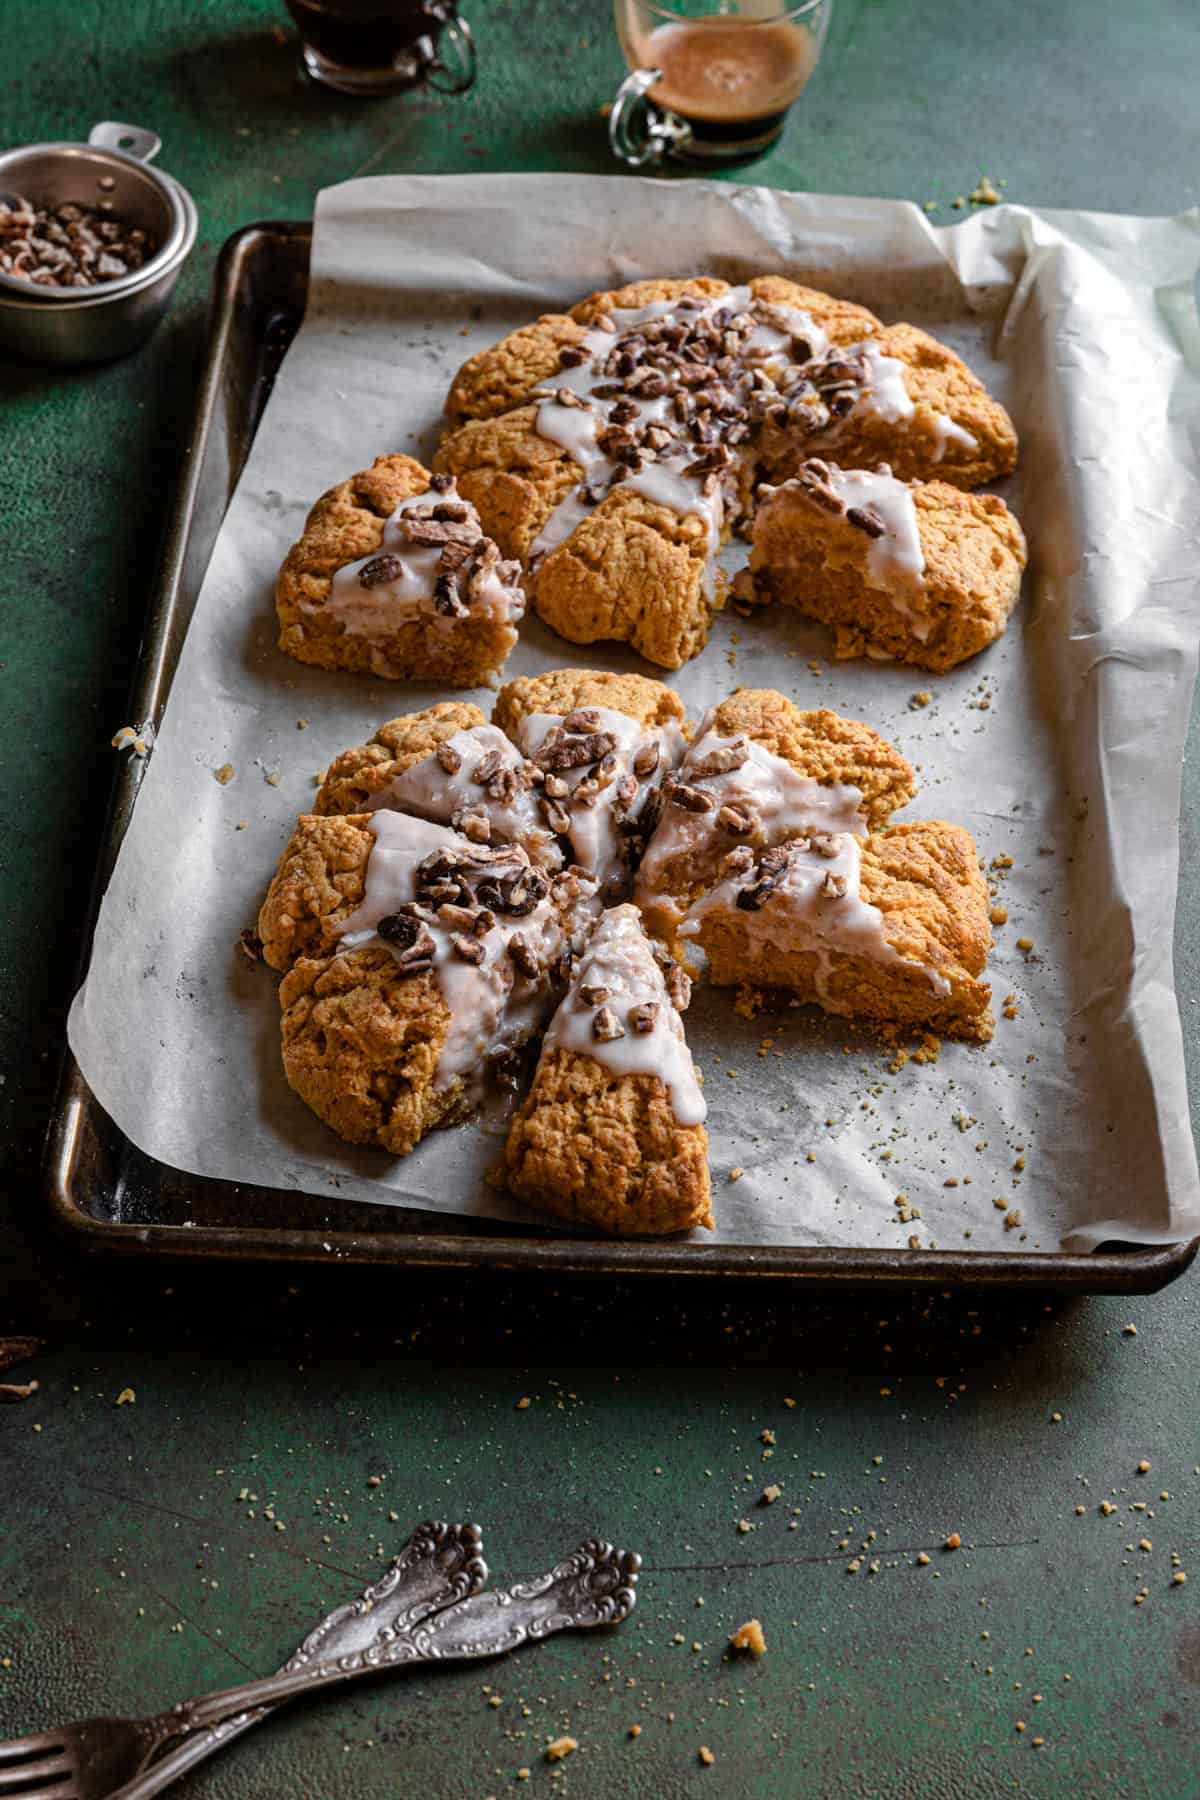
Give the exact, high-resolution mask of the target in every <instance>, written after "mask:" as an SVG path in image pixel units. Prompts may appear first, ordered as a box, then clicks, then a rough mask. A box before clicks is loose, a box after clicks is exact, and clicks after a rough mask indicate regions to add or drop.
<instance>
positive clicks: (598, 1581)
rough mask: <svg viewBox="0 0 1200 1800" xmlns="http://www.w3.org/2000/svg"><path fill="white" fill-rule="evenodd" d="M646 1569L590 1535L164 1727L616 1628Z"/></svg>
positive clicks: (186, 1710) (190, 1707)
mask: <svg viewBox="0 0 1200 1800" xmlns="http://www.w3.org/2000/svg"><path fill="white" fill-rule="evenodd" d="M640 1567H641V1558H640V1557H639V1556H636V1555H634V1553H633V1552H632V1551H626V1550H617V1549H614V1548H613V1546H612V1545H611V1544H606V1543H604V1542H603V1541H602V1540H601V1539H599V1538H589V1539H588V1540H587V1542H586V1543H583V1544H581V1545H580V1546H579V1548H578V1549H577V1550H574V1551H572V1553H571V1555H570V1556H567V1557H565V1558H564V1559H563V1561H562V1562H560V1563H557V1564H556V1565H555V1567H554V1568H553V1569H551V1570H550V1571H549V1572H548V1573H547V1574H545V1575H539V1576H538V1577H537V1578H536V1580H533V1581H524V1582H518V1583H517V1584H516V1585H515V1586H514V1587H511V1588H508V1589H505V1590H494V1591H492V1592H490V1593H482V1594H476V1595H475V1596H474V1597H473V1598H471V1599H468V1600H460V1601H459V1602H458V1603H457V1605H454V1606H448V1607H445V1608H443V1609H442V1610H441V1611H440V1612H435V1613H433V1614H431V1616H430V1617H428V1618H426V1619H422V1620H420V1621H418V1622H417V1623H415V1624H413V1625H410V1626H409V1627H408V1628H407V1629H406V1630H404V1631H401V1632H397V1633H396V1634H395V1636H394V1637H392V1638H391V1639H390V1640H389V1641H388V1642H386V1643H382V1642H379V1641H376V1640H373V1641H372V1642H371V1643H370V1644H368V1645H367V1646H366V1647H365V1648H364V1649H357V1650H351V1651H348V1652H347V1653H346V1654H344V1655H340V1656H338V1657H337V1659H336V1660H335V1661H330V1662H323V1663H320V1664H317V1665H316V1666H313V1665H311V1664H306V1665H305V1666H304V1667H301V1668H297V1669H293V1670H284V1671H281V1672H280V1673H279V1674H278V1675H271V1676H268V1677H267V1678H266V1679H265V1680H263V1681H251V1682H246V1683H243V1684H242V1685H241V1686H239V1687H234V1688H224V1689H222V1690H221V1691H220V1692H218V1693H215V1694H206V1695H204V1696H203V1697H202V1698H201V1699H198V1700H188V1701H184V1702H183V1703H182V1704H181V1705H179V1706H177V1707H174V1708H173V1709H172V1710H171V1712H169V1713H165V1714H163V1717H162V1724H163V1726H164V1728H168V1727H169V1729H170V1731H171V1733H172V1734H178V1733H180V1732H193V1731H198V1730H200V1729H201V1728H211V1727H213V1726H220V1725H221V1723H222V1722H223V1721H225V1720H229V1719H240V1718H241V1717H242V1716H244V1715H245V1714H246V1713H247V1711H248V1710H250V1709H257V1708H260V1707H264V1706H274V1705H277V1704H278V1703H279V1702H281V1701H284V1700H291V1699H294V1698H295V1696H296V1695H297V1694H308V1693H313V1692H316V1691H317V1690H319V1689H323V1688H327V1687H333V1686H335V1685H337V1684H338V1683H340V1682H345V1681H353V1680H355V1679H356V1678H357V1677H358V1676H360V1675H374V1674H378V1673H379V1672H380V1671H381V1670H384V1669H390V1668H396V1667H399V1666H400V1665H401V1664H406V1663H414V1662H452V1661H459V1660H462V1659H465V1658H473V1657H491V1656H502V1655H503V1654H504V1653H505V1652H506V1651H509V1650H516V1649H518V1648H519V1647H520V1646H521V1645H523V1644H528V1643H536V1642H537V1641H538V1640H539V1639H541V1638H545V1637H550V1636H551V1635H552V1634H553V1633H554V1632H556V1631H569V1630H578V1629H583V1630H586V1629H589V1628H590V1627H592V1626H596V1625H617V1624H620V1622H621V1620H622V1619H625V1618H628V1616H629V1614H630V1613H631V1612H632V1611H633V1608H634V1605H635V1603H636V1600H637V1593H636V1587H637V1577H638V1570H639V1568H640ZM186 1748H187V1745H186V1744H185V1745H184V1749H185V1750H186ZM180 1754H182V1753H180ZM169 1760H170V1761H172V1762H174V1760H175V1759H174V1757H172V1758H171V1759H169ZM165 1769H166V1763H165V1762H164V1763H160V1764H156V1765H154V1766H153V1767H151V1768H149V1769H147V1770H146V1771H145V1773H144V1774H142V1775H139V1776H138V1777H137V1778H136V1779H135V1780H134V1781H131V1782H129V1783H127V1784H126V1786H125V1787H123V1788H119V1789H118V1790H117V1791H116V1793H115V1794H113V1795H111V1796H110V1797H109V1800H149V1796H150V1795H152V1794H157V1793H159V1792H160V1791H161V1788H162V1787H165V1786H166V1781H167V1780H173V1779H174V1776H175V1774H176V1773H178V1772H179V1770H178V1769H176V1770H173V1771H172V1773H171V1774H170V1775H169V1776H167V1778H166V1779H164V1780H157V1779H156V1777H158V1776H159V1774H160V1771H165Z"/></svg>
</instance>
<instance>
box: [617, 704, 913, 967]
mask: <svg viewBox="0 0 1200 1800" xmlns="http://www.w3.org/2000/svg"><path fill="white" fill-rule="evenodd" d="M912 794H913V772H912V768H911V766H910V765H909V763H908V762H906V761H905V759H904V757H903V756H901V754H900V752H899V751H898V750H897V749H895V747H894V746H893V745H891V744H889V743H888V742H887V740H886V738H882V737H880V736H879V734H878V733H877V732H875V731H872V730H871V727H870V726H869V725H863V724H860V723H859V722H858V720H856V719H843V718H842V717H840V715H839V714H838V713H835V712H831V711H829V710H828V708H821V709H820V710H819V711H816V712H801V710H800V709H799V707H797V706H794V705H793V704H792V702H791V701H790V700H789V699H787V698H786V696H785V695H783V694H779V693H776V691H775V690H774V689H773V688H743V689H742V690H741V692H740V693H737V694H733V695H731V696H730V698H729V699H728V700H723V701H722V702H721V704H720V705H719V706H717V707H715V708H714V709H713V711H712V712H711V713H710V714H708V716H707V717H706V718H705V719H704V720H703V721H702V722H701V724H700V726H699V728H698V729H697V732H696V736H695V737H694V738H693V740H692V743H691V745H690V746H689V748H688V751H687V754H686V755H685V757H684V759H683V762H682V763H681V764H680V767H679V770H678V772H677V774H676V776H675V777H674V778H671V779H669V780H668V782H667V783H666V785H665V787H664V790H663V805H662V811H661V814H660V817H659V821H658V826H657V828H656V830H655V832H654V835H653V837H652V838H651V839H650V842H649V845H648V846H647V849H646V853H645V855H644V856H643V858H642V863H641V867H640V869H639V871H638V878H637V885H636V888H635V898H636V900H637V903H638V905H639V906H640V907H641V908H642V911H643V913H644V915H645V919H646V924H647V926H648V927H649V929H650V930H651V931H652V932H654V933H655V935H656V936H658V937H661V938H663V939H664V940H665V941H666V942H667V943H671V942H672V941H673V938H674V933H675V931H676V930H677V928H678V926H679V924H680V922H681V921H682V919H683V916H684V914H685V913H686V912H687V909H688V907H689V906H690V905H691V904H692V902H693V901H695V900H697V899H698V898H699V897H700V895H701V894H703V893H704V892H706V891H707V889H708V888H710V887H711V886H712V885H713V883H714V882H716V881H717V880H718V879H719V877H720V873H721V868H722V865H723V863H724V860H725V858H726V856H727V855H728V853H729V851H730V850H733V849H735V848H736V847H737V846H739V845H743V846H747V847H748V848H749V849H752V850H760V849H766V848H767V847H769V846H771V845H774V844H781V843H786V842H787V841H788V839H789V838H793V837H800V836H803V835H804V834H805V833H806V832H808V831H812V830H821V831H825V832H831V831H858V832H865V831H867V830H869V829H870V828H871V827H872V826H881V825H885V824H886V823H887V821H888V819H889V818H890V816H891V814H892V813H893V812H894V811H895V810H896V808H897V807H900V806H903V805H904V804H905V803H906V802H907V801H908V800H910V799H911V798H912Z"/></svg>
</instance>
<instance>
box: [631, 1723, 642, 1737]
mask: <svg viewBox="0 0 1200 1800" xmlns="http://www.w3.org/2000/svg"><path fill="white" fill-rule="evenodd" d="M629 1735H630V1737H631V1738H639V1737H641V1735H642V1728H641V1726H640V1725H631V1726H630V1727H629Z"/></svg>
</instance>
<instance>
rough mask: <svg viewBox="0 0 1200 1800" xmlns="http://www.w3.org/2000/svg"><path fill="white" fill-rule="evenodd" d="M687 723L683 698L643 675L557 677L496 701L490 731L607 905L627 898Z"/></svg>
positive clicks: (507, 689) (511, 686) (514, 688)
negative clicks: (517, 758)
mask: <svg viewBox="0 0 1200 1800" xmlns="http://www.w3.org/2000/svg"><path fill="white" fill-rule="evenodd" d="M683 719H684V710H683V702H682V701H681V700H680V698H679V696H678V694H676V693H675V692H674V691H673V690H672V689H671V688H668V687H665V686H664V685H663V683H662V682H660V681H652V680H650V679H649V677H647V676H645V675H618V674H614V673H609V672H607V671H604V670H592V669H552V670H549V671H548V672H547V673H545V674H542V675H525V676H521V677H520V678H518V679H517V680H516V681H510V682H507V683H506V684H505V686H504V687H502V688H501V690H500V692H499V694H498V695H497V696H496V705H495V709H494V711H493V715H492V721H493V725H494V726H498V727H499V728H500V729H501V730H502V731H503V732H504V733H505V734H506V735H507V737H508V738H509V739H510V740H511V741H512V743H513V744H515V746H516V748H517V750H518V751H519V752H520V753H521V755H522V756H523V757H524V758H526V759H527V762H526V766H527V768H528V769H529V771H530V774H531V776H532V778H533V779H534V780H535V781H536V782H537V784H538V785H537V788H536V790H535V791H536V794H537V807H538V812H539V815H540V818H541V821H542V822H543V824H544V825H546V826H547V827H548V829H550V830H551V831H553V832H555V833H556V834H557V836H558V839H559V841H560V842H561V843H562V844H563V845H564V846H565V847H566V850H567V852H568V853H569V856H570V858H571V860H572V861H573V862H575V863H576V864H578V865H579V866H580V867H581V868H584V869H587V870H588V871H589V872H590V873H591V874H593V875H595V876H596V878H597V879H598V881H599V882H600V883H601V886H602V892H603V894H604V896H605V898H606V899H610V900H611V899H618V898H623V897H624V896H625V895H627V894H628V893H629V891H630V888H631V886H632V883H633V876H634V871H635V869H636V867H637V864H638V861H639V859H640V857H641V854H642V851H643V848H644V846H645V843H646V840H647V838H648V837H649V835H650V833H651V832H652V831H653V829H654V826H655V824H656V822H657V818H658V807H659V804H660V795H661V783H662V782H663V780H664V779H665V778H666V777H667V776H669V774H670V772H671V770H673V769H674V768H675V767H676V765H677V764H678V762H679V759H680V757H681V756H682V755H683V751H684V745H685V737H684V730H683Z"/></svg>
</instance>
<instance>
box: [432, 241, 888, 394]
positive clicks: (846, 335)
mask: <svg viewBox="0 0 1200 1800" xmlns="http://www.w3.org/2000/svg"><path fill="white" fill-rule="evenodd" d="M747 287H748V290H749V294H750V296H751V297H752V298H753V299H754V300H757V301H760V302H763V303H765V304H766V305H770V306H776V307H786V308H789V309H790V310H791V311H792V312H793V313H797V312H802V313H804V314H805V315H807V317H808V319H809V320H810V321H811V322H812V325H813V326H815V327H816V329H815V331H812V332H811V333H810V336H809V339H808V340H806V341H807V342H808V344H809V348H810V349H815V348H817V347H819V346H821V345H824V344H843V343H856V342H857V341H858V340H859V339H861V338H862V337H863V335H864V333H866V332H868V331H872V330H878V329H881V327H880V325H879V321H878V319H876V318H875V316H874V314H873V313H870V312H868V310H867V308H866V307H865V306H856V305H854V303H853V302H852V301H848V300H836V299H834V297H833V296H832V295H831V294H823V293H820V292H818V290H817V289H816V288H809V287H803V286H801V285H800V284H799V283H798V282H794V281H788V280H787V279H786V278H785V277H783V276H780V275H756V276H755V277H754V279H753V280H752V281H750V282H749V283H748V284H747ZM731 291H732V290H731V288H730V284H729V283H728V282H727V281H721V280H718V279H716V278H714V277H711V276H696V277H694V278H692V279H690V280H682V281H679V280H668V279H651V280H649V281H635V282H631V283H629V284H628V285H627V286H625V287H622V288H610V289H606V290H605V291H603V292H600V293H595V294H590V295H589V296H588V298H587V299H586V300H581V301H580V302H579V303H578V305H577V306H573V307H572V308H571V309H570V311H569V312H566V313H544V314H543V315H542V317H541V318H540V319H537V320H535V321H534V323H533V324H532V325H523V326H521V328H520V329H519V330H518V331H512V332H510V333H509V335H508V336H507V337H506V338H502V339H501V341H500V342H499V343H498V344H491V345H489V346H488V348H487V349H485V350H479V351H477V352H476V354H475V355H474V356H472V357H471V358H469V360H468V361H467V362H465V363H464V364H463V366H462V368H461V369H460V370H459V371H458V374H457V375H456V376H455V377H454V381H453V383H452V384H451V388H450V393H449V395H448V396H447V400H446V417H447V419H448V420H449V421H450V422H451V424H454V425H460V424H463V423H465V421H466V420H468V419H490V418H494V417H495V416H496V414H497V413H503V412H510V411H511V410H512V408H513V407H514V406H520V405H521V404H522V403H523V402H524V401H526V400H528V399H529V398H530V396H531V395H532V394H533V393H534V392H535V391H536V390H537V389H538V388H539V387H541V386H543V385H544V384H546V383H547V382H553V380H554V378H555V377H556V376H557V375H558V374H559V372H560V371H561V370H562V369H564V368H570V367H574V366H575V353H576V352H577V351H578V350H579V349H580V347H581V346H582V345H583V344H584V341H585V339H586V336H587V332H588V329H589V328H590V327H593V326H595V324H596V322H597V320H598V319H599V318H600V317H601V315H607V316H608V317H610V318H611V317H612V315H613V314H614V313H617V312H630V311H637V310H640V309H641V308H643V307H646V306H651V305H656V304H662V303H663V302H668V303H671V304H673V303H675V302H676V301H678V300H680V299H683V298H685V297H695V298H699V299H702V300H707V299H712V300H718V299H721V298H723V297H724V296H726V295H728V294H729V293H730V292H731ZM793 322H795V321H793ZM801 329H803V327H801ZM564 352H565V356H564Z"/></svg>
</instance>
